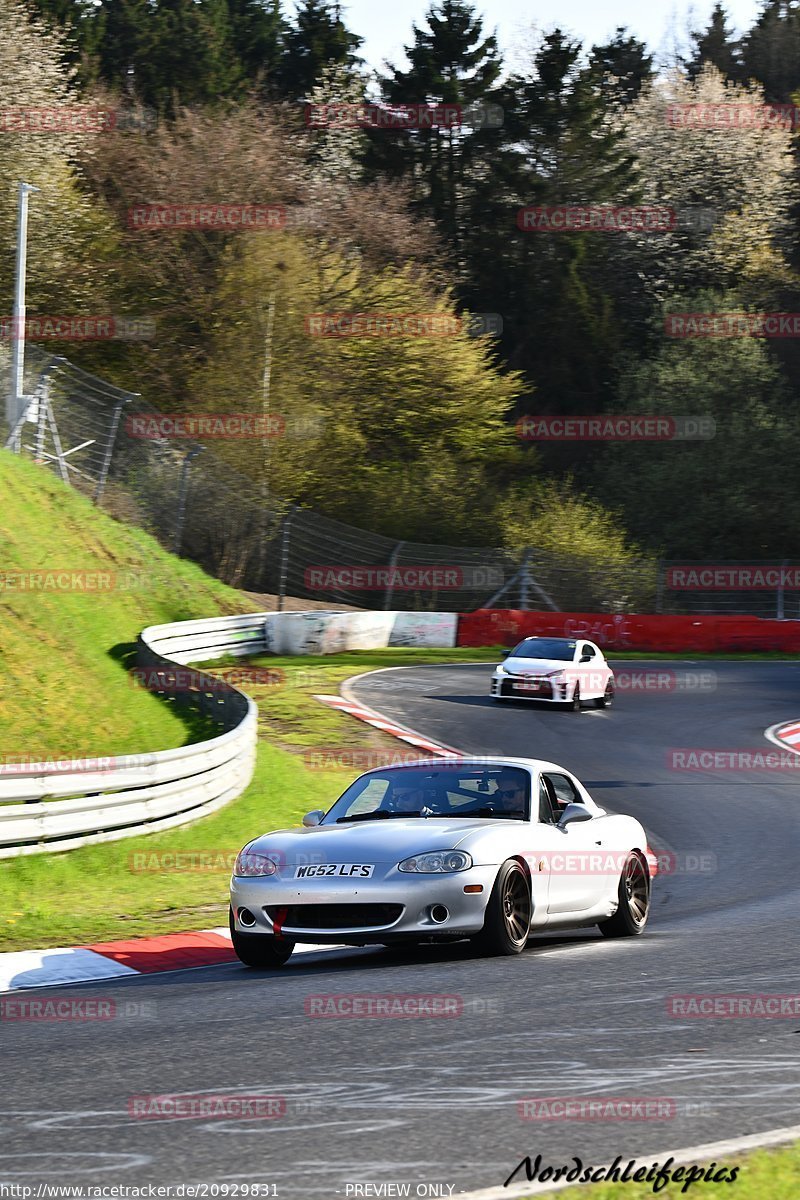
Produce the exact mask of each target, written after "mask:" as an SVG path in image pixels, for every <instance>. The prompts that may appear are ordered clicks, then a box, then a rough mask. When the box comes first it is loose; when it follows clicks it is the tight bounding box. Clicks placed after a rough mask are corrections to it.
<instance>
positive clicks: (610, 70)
mask: <svg viewBox="0 0 800 1200" xmlns="http://www.w3.org/2000/svg"><path fill="white" fill-rule="evenodd" d="M625 34H626V30H625V29H624V28H622V27H621V26H617V29H616V32H615V34H614V37H613V38H612V39H611V41H610V42H606V43H605V44H603V45H600V46H592V49H591V53H590V54H589V67H588V71H589V75H590V77H591V78H592V80H593V81H594V82H595V83H596V85H597V86H598V87H599V88H600V90H601V92H602V94H603V95H604V97H606V98H608V99H610V100H613V101H616V102H617V103H619V104H630V103H631V101H633V100H635V99H636V97H637V96H638V95H639V93H640V91H641V90H642V87H643V86H644V85H645V84H646V83H649V82H650V80H651V79H652V78H653V56H652V54H648V53H647V47H646V46H645V44H644V42H640V41H637V39H636V38H635V37H630V36H628V37H626V36H625Z"/></svg>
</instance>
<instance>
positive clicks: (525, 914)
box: [475, 858, 532, 955]
mask: <svg viewBox="0 0 800 1200" xmlns="http://www.w3.org/2000/svg"><path fill="white" fill-rule="evenodd" d="M531 914H532V903H531V889H530V884H529V883H528V877H527V875H526V874H525V872H524V871H523V869H522V867H521V866H520V865H519V863H518V862H516V861H515V860H514V859H513V858H510V859H508V861H507V862H504V863H503V865H502V867H501V868H500V870H499V871H498V872H497V878H496V879H495V881H494V887H493V888H492V894H491V896H490V897H489V903H488V904H487V906H486V916H485V918H484V922H483V929H482V930H481V932H480V933H479V934H478V936H477V937H476V938H475V943H476V945H477V946H478V947H479V948H480V950H481V952H482V953H483V954H489V955H505V954H521V953H522V951H523V950H524V949H525V943H526V942H527V940H528V933H529V932H530V925H531Z"/></svg>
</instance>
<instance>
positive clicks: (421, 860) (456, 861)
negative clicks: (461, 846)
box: [398, 850, 472, 875]
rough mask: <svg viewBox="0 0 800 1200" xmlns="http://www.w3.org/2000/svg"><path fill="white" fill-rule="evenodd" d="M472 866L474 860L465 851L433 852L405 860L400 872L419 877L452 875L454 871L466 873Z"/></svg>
mask: <svg viewBox="0 0 800 1200" xmlns="http://www.w3.org/2000/svg"><path fill="white" fill-rule="evenodd" d="M471 866H472V858H471V857H470V855H469V854H465V853H464V851H463V850H431V851H430V852H429V853H428V854H415V855H414V856H413V858H404V859H403V861H402V862H401V863H399V864H398V870H400V871H409V872H412V873H415V874H417V875H451V874H452V873H453V872H454V871H466V870H467V868H468V867H471Z"/></svg>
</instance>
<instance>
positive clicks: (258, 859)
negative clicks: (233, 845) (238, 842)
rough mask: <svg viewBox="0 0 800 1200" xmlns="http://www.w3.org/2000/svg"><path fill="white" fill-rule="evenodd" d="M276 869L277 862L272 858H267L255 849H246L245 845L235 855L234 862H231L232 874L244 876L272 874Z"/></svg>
mask: <svg viewBox="0 0 800 1200" xmlns="http://www.w3.org/2000/svg"><path fill="white" fill-rule="evenodd" d="M277 870H278V864H277V863H276V862H275V859H274V858H267V856H266V854H257V853H256V851H255V850H248V849H247V847H246V846H245V848H244V850H240V851H239V853H238V854H237V855H236V862H235V863H234V864H233V873H234V875H240V876H244V877H245V878H248V877H252V876H254V875H274V874H275V873H276V872H277Z"/></svg>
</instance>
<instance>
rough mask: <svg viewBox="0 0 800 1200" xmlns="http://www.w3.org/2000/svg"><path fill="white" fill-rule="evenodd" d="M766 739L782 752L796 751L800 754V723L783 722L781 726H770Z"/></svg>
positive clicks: (765, 733) (765, 734) (766, 732)
mask: <svg viewBox="0 0 800 1200" xmlns="http://www.w3.org/2000/svg"><path fill="white" fill-rule="evenodd" d="M764 737H766V738H768V739H769V741H771V742H774V743H775V745H776V746H780V747H781V749H782V750H794V751H795V753H796V754H800V721H782V722H781V723H780V724H779V725H770V727H769V729H767V730H765V732H764Z"/></svg>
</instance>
